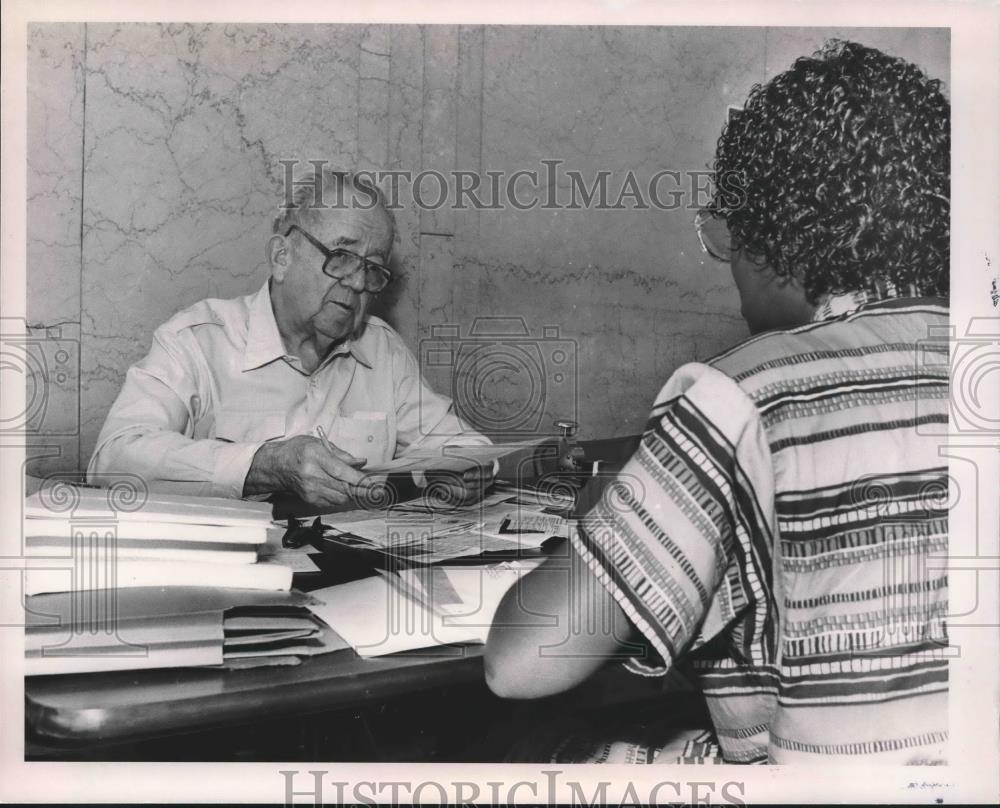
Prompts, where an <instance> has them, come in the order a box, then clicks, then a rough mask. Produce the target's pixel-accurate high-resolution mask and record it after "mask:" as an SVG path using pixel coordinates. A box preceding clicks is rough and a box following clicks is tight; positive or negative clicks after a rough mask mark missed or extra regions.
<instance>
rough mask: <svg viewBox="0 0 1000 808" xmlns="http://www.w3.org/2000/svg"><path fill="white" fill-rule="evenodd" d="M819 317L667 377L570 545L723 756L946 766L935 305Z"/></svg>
mask: <svg viewBox="0 0 1000 808" xmlns="http://www.w3.org/2000/svg"><path fill="white" fill-rule="evenodd" d="M830 312H831V308H830V307H826V309H825V310H824V314H826V315H827V316H826V319H822V320H820V321H817V322H813V323H810V324H808V325H805V326H802V327H800V328H796V329H792V330H788V331H776V332H769V333H766V334H763V335H760V336H758V337H755V338H753V339H750V340H748V341H747V342H744V343H742V344H741V345H739V346H737V347H735V348H733V349H732V350H730V351H727V352H726V353H724V354H722V355H720V356H717V357H716V358H714V359H712V360H710V361H709V362H707V363H704V364H701V363H692V364H688V365H684V366H683V367H681V368H679V369H678V370H677V371H676V373H674V375H673V376H672V377H671V378H670V380H669V381H668V382H667V384H666V386H665V387H664V388H663V390H662V391H661V392H660V395H659V396H658V398H657V401H656V404H655V406H654V408H653V411H652V414H651V416H650V419H649V423H648V425H647V428H646V431H645V433H644V436H643V440H642V443H641V445H640V448H639V449H638V451H637V452H636V454H635V455H634V456H633V457H632V459H631V460H630V461H629V462H628V464H627V465H626V466H625V468H624V469H623V470H622V472H621V474H620V475H619V476H618V478H617V480H616V481H615V483H614V484H612V485H611V486H609V488H608V489H607V491H606V492H605V495H604V497H603V499H602V500H601V502H600V503H599V504H598V505H597V507H596V508H594V510H592V511H591V512H590V513H589V514H588V515H587V517H586V518H585V519H584V520H583V522H582V525H581V530H580V531H579V532H578V534H577V535H576V536H575V537H574V539H573V543H574V546H575V548H576V550H577V552H579V553H580V554H581V555H582V556H583V558H584V559H585V560H586V561H587V563H588V564H589V566H590V569H591V570H592V571H593V572H594V573H595V575H596V576H597V577H598V579H599V580H600V581H601V582H602V583H603V584H604V585H605V586H606V587H607V589H608V590H609V591H610V592H611V594H612V595H613V596H614V597H615V599H616V600H617V601H618V603H619V604H620V605H621V606H622V608H623V609H624V610H625V612H626V613H627V614H628V616H629V618H630V619H631V620H632V622H633V623H634V624H635V626H636V627H637V628H638V630H639V631H640V632H641V633H642V634H643V635H644V637H645V639H646V641H647V643H648V645H649V646H650V648H651V650H652V651H653V652H655V653H651V654H650V655H649V657H648V658H647V659H645V660H638V659H637V660H633V661H632V662H631V663H630V666H631V667H632V668H633V669H634V670H635V671H636V672H639V673H645V674H648V675H654V674H656V673H659V672H662V671H663V670H665V668H666V666H665V665H664V663H666V665H669V664H672V662H673V661H674V660H676V659H677V658H678V657H679V656H680V655H682V654H687V655H689V658H690V660H691V662H692V663H693V666H694V669H695V671H696V673H697V675H698V678H699V681H700V684H701V687H702V689H703V691H704V693H705V696H706V700H707V702H708V706H709V710H710V712H711V715H712V719H713V723H714V725H715V730H716V735H717V737H718V741H719V745H720V747H721V749H722V753H723V755H724V757H725V759H726V760H727V761H729V762H746V763H750V762H765V761H767V762H772V763H786V762H805V763H810V762H821V761H825V760H831V759H839V760H843V761H859V760H866V761H867V760H872V761H878V762H886V763H936V762H943V760H944V757H945V744H946V741H947V687H948V665H947V656H948V654H947V651H948V648H947V645H948V643H947V633H946V627H945V615H946V611H947V577H946V571H945V570H944V568H943V567H944V565H943V564H942V563H937V564H935V563H934V560H933V557H934V556H942V557H943V556H944V555H945V554H946V552H947V543H948V523H947V499H948V475H947V466H946V461H945V460H944V458H942V457H941V456H940V454H939V453H938V447H939V445H940V434H941V432H942V429H943V427H942V425H947V422H948V347H947V343H946V342H945V341H944V337H943V336H938V337H937V338H936V340H934V339H932V338H931V335H934V334H938V335H941V334H943V333H944V329H945V328H946V327H947V323H948V309H947V307H946V304H945V303H944V301H941V300H930V299H914V298H909V299H895V300H886V301H882V302H876V303H870V304H867V305H863V306H861V307H860V308H859V309H856V310H854V311H848V312H846V313H841V314H831V313H830ZM944 428H946V427H944Z"/></svg>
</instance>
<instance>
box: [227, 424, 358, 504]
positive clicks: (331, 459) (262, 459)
mask: <svg viewBox="0 0 1000 808" xmlns="http://www.w3.org/2000/svg"><path fill="white" fill-rule="evenodd" d="M365 462H366V461H365V459H364V458H362V457H354V456H353V455H350V454H348V453H347V452H345V451H342V450H341V449H338V448H337V447H336V446H331V445H328V444H325V443H324V442H323V441H322V440H320V439H319V438H314V437H312V436H311V435H297V436H295V437H294V438H289V439H288V440H282V441H271V442H269V443H265V444H264V445H263V446H261V447H260V449H258V450H257V454H255V455H254V458H253V462H252V463H251V464H250V471H249V472H248V473H247V477H246V481H245V482H244V483H243V494H244V495H250V494H272V493H277V492H290V493H293V494H295V495H297V496H298V497H299V498H300V499H301V500H303V501H304V502H306V503H308V504H309V505H312V506H315V507H318V508H329V507H334V506H337V505H346V504H348V503H350V502H352V501H353V500H354V499H355V498H356V497H357V494H358V492H359V490H360V489H362V488H364V487H365V486H367V485H370V480H366V478H365V475H364V474H362V473H361V472H360V471H358V469H359V468H360V467H361V466H363V465H364V464H365Z"/></svg>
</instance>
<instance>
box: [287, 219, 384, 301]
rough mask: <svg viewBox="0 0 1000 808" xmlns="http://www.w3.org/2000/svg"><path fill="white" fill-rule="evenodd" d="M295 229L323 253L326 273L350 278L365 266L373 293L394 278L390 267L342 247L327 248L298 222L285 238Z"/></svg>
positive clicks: (369, 286)
mask: <svg viewBox="0 0 1000 808" xmlns="http://www.w3.org/2000/svg"><path fill="white" fill-rule="evenodd" d="M293 230H298V231H299V232H300V233H301V234H302V235H303V237H304V238H305V239H306V241H308V242H309V243H310V244H312V245H313V247H315V248H316V249H317V250H319V251H320V252H321V253H323V259H324V260H323V274H324V275H327V276H328V277H330V278H334V279H336V280H338V281H342V280H344V278H349V277H350V276H351V275H353V274H354V273H355V272H357V270H358V267H363V268H364V273H365V291H366V292H371V293H372V294H377V293H378V292H381V291H382V290H383V289H385V287H386V286H388V285H389V281H391V280H392V271H391V270H390V269H389V268H388V267H386V266H383V265H382V264H379V263H377V262H375V261H372V260H371V259H369V258H365V257H364V256H363V255H358V254H357V253H356V252H351V251H350V250H345V249H343V248H341V247H338V248H336V249H334V250H330V249H327V247H326V245H324V244H323V242H322V241H320V240H319V239H318V238H315V237H314V236H311V235H309V233H307V232H306V231H305V230H303V229H302V228H301V227H299V226H298V225H297V224H293V225H292V226H291V227H289V228H288V229H287V230H286V231H285V238H288V236H289V235H291V232H292V231H293Z"/></svg>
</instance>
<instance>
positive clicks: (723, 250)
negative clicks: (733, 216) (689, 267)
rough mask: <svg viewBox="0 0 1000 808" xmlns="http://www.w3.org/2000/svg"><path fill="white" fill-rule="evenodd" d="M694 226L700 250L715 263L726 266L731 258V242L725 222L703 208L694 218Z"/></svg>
mask: <svg viewBox="0 0 1000 808" xmlns="http://www.w3.org/2000/svg"><path fill="white" fill-rule="evenodd" d="M694 226H695V228H696V229H697V231H698V241H700V242H701V248H702V249H703V250H704V251H705V252H706V253H708V254H709V255H710V256H712V258H714V259H715V260H716V261H722V262H723V263H726V264H728V263H729V262H730V261H731V260H732V257H733V240H732V237H731V236H730V235H729V226H728V225H727V224H726V220H725V219H723V218H722V217H721V216H716V215H715V214H714V213H712V212H711V211H709V210H705V209H704V208H703V209H702V210H699V211H698V213H697V215H696V216H695V217H694Z"/></svg>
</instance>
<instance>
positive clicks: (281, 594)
mask: <svg viewBox="0 0 1000 808" xmlns="http://www.w3.org/2000/svg"><path fill="white" fill-rule="evenodd" d="M271 524H272V523H271V508H270V506H269V505H266V504H264V503H256V502H243V501H239V500H226V499H215V498H204V497H191V496H178V495H166V494H149V495H147V496H145V497H144V498H142V499H141V500H140V499H131V500H126V501H116V499H115V496H114V494H113V492H111V491H110V490H105V489H93V488H85V487H74V486H61V487H60V488H59V489H58V490H57V489H56V488H54V487H53V488H50V489H44V488H43V489H42V490H41V491H39V492H37V493H35V494H33V495H32V496H30V497H28V498H27V500H26V502H25V519H24V535H25V548H24V549H25V555H26V556H27V557H29V558H30V559H31V563H30V567H31V568H30V569H28V570H27V571H26V573H25V575H24V585H25V595H26V599H25V604H26V609H27V614H28V619H27V628H26V648H25V656H26V671H27V673H28V674H29V675H40V674H64V673H86V672H94V671H109V670H130V669H141V668H163V667H183V666H202V665H224V666H226V667H228V668H237V667H252V666H257V665H274V664H295V663H297V662H299V661H300V660H301V659H302V658H303V657H305V656H310V655H312V654H315V653H322V652H325V651H331V650H336V649H337V648H342V647H346V646H345V644H344V643H343V641H342V640H340V638H338V637H336V636H335V635H334V634H333V633H332V632H331V631H330V630H329V628H328V627H326V626H324V625H323V624H322V623H321V622H320V621H318V620H316V619H315V617H313V615H312V614H311V613H310V612H309V610H308V608H307V606H308V605H309V603H310V602H311V601H312V598H310V597H309V596H307V595H302V594H301V593H298V592H294V591H289V590H290V589H291V581H292V572H291V570H290V569H289V568H288V567H286V566H283V565H279V564H275V563H273V562H269V561H266V560H265V559H263V558H262V556H263V552H262V551H263V550H264V548H265V545H266V542H267V538H268V528H269V527H271Z"/></svg>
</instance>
